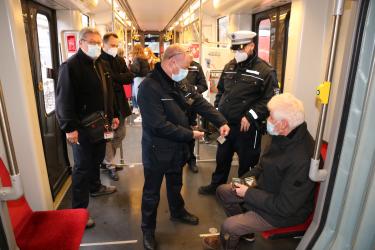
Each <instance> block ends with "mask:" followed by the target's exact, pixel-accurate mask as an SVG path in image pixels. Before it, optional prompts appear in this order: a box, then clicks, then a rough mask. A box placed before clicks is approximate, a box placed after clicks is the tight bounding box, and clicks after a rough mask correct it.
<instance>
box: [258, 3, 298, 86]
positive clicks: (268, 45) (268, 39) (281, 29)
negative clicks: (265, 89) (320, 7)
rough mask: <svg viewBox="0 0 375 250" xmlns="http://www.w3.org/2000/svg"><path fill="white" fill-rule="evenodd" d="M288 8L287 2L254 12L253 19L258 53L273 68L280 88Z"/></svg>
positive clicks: (286, 45) (283, 65)
mask: <svg viewBox="0 0 375 250" xmlns="http://www.w3.org/2000/svg"><path fill="white" fill-rule="evenodd" d="M290 8H291V5H290V4H287V5H284V6H281V7H277V8H274V9H270V10H267V11H264V12H260V13H257V14H255V15H254V19H253V30H255V32H257V34H258V36H257V41H256V44H257V48H258V55H259V57H260V58H262V59H263V60H265V61H267V62H269V63H270V64H271V65H272V66H273V67H274V68H275V70H276V73H277V79H278V81H279V84H280V89H281V90H283V87H284V76H285V65H286V56H287V48H288V32H289V17H290Z"/></svg>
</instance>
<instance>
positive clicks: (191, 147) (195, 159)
mask: <svg viewBox="0 0 375 250" xmlns="http://www.w3.org/2000/svg"><path fill="white" fill-rule="evenodd" d="M194 147H195V140H192V141H191V142H190V143H189V149H190V159H189V160H188V164H190V165H191V164H195V163H197V157H195V154H194Z"/></svg>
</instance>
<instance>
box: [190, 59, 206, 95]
mask: <svg viewBox="0 0 375 250" xmlns="http://www.w3.org/2000/svg"><path fill="white" fill-rule="evenodd" d="M186 79H187V80H188V82H189V83H190V84H191V85H193V86H195V87H196V90H197V91H198V92H199V93H200V94H202V93H203V92H204V91H206V90H207V89H208V87H207V82H206V77H205V76H204V73H203V70H202V66H201V65H200V64H199V63H197V62H195V61H192V62H191V63H190V66H189V73H188V75H187V77H186Z"/></svg>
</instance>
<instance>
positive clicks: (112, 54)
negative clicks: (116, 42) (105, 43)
mask: <svg viewBox="0 0 375 250" xmlns="http://www.w3.org/2000/svg"><path fill="white" fill-rule="evenodd" d="M117 51H118V48H109V49H108V51H107V53H108V54H110V55H111V56H113V57H116V55H117Z"/></svg>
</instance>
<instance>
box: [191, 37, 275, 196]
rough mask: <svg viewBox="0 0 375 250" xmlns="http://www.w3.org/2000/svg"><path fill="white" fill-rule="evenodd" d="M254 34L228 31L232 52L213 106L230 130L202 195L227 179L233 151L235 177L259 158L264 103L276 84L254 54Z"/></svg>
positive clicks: (218, 149)
mask: <svg viewBox="0 0 375 250" xmlns="http://www.w3.org/2000/svg"><path fill="white" fill-rule="evenodd" d="M255 36H256V33H255V32H252V31H248V30H241V31H236V32H233V33H231V34H230V38H231V42H232V46H231V49H232V50H233V51H235V56H234V59H232V60H231V61H230V62H229V63H228V64H227V65H225V67H224V70H223V73H222V74H221V76H220V80H219V83H218V87H217V88H218V93H217V94H216V99H215V107H217V108H218V110H219V111H220V112H221V113H222V114H223V115H224V116H225V118H226V119H227V120H228V123H229V127H230V128H231V130H230V132H231V133H230V134H229V135H228V137H227V138H226V140H225V141H224V142H223V143H219V145H218V148H217V152H216V164H217V165H216V169H215V171H214V173H213V174H212V178H211V183H210V184H209V185H207V186H202V187H200V188H199V190H198V192H199V193H200V194H202V195H214V194H215V192H216V188H217V187H218V186H219V185H221V184H224V183H226V182H227V179H228V175H229V172H230V169H231V164H232V160H233V155H234V153H237V155H238V163H239V167H238V176H239V177H240V176H242V175H243V174H244V173H246V172H248V171H249V170H250V169H251V168H252V167H254V166H255V165H256V164H257V162H258V160H259V155H260V148H261V146H260V144H261V137H262V131H263V124H264V122H265V120H266V118H267V116H268V110H267V103H268V101H269V100H270V99H271V98H272V96H274V95H275V94H277V93H278V92H279V88H278V84H277V78H276V71H275V70H274V69H273V68H272V67H271V65H269V64H268V63H267V62H265V61H264V60H262V59H261V58H259V57H258V56H257V54H256V51H255V43H254V40H253V39H254V38H255Z"/></svg>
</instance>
